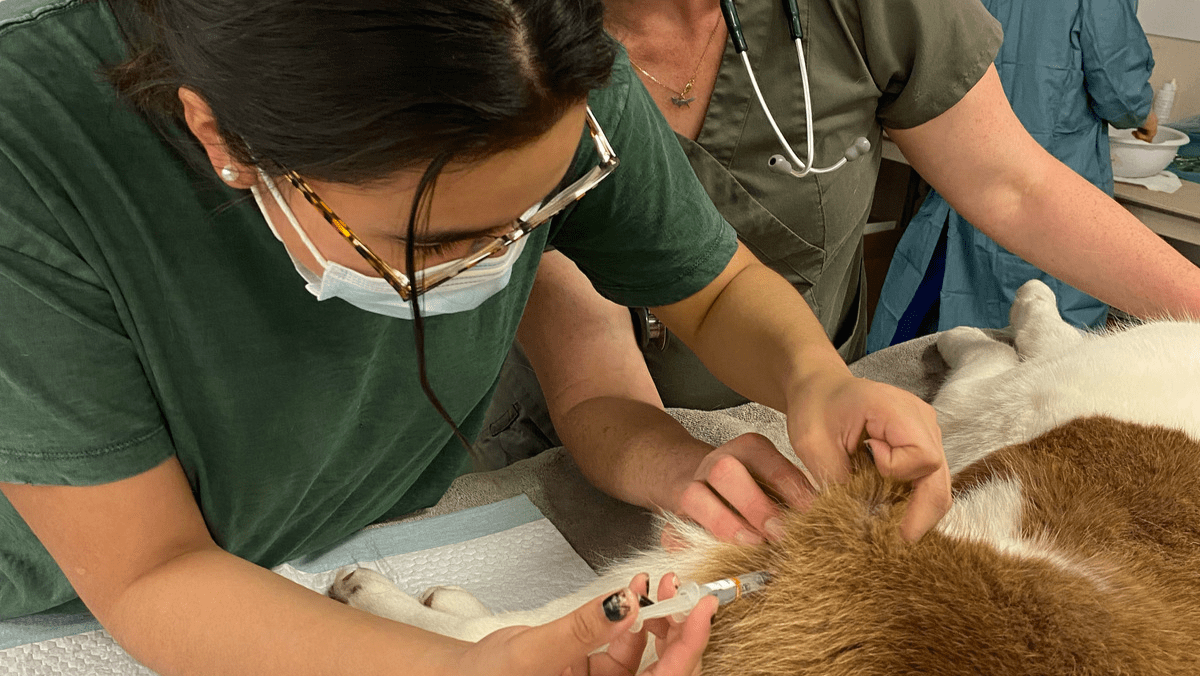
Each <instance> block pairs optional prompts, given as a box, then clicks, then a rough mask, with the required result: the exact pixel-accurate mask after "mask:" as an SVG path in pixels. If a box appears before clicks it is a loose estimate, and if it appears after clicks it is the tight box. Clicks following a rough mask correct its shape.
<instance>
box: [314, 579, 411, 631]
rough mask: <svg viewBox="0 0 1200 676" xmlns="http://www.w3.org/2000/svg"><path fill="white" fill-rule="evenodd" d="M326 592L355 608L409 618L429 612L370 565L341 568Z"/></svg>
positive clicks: (403, 618)
mask: <svg viewBox="0 0 1200 676" xmlns="http://www.w3.org/2000/svg"><path fill="white" fill-rule="evenodd" d="M326 595H327V596H329V598H331V599H333V600H334V601H340V602H342V603H345V604H346V605H348V606H351V607H353V608H358V609H359V610H365V611H367V612H369V613H374V614H376V615H381V616H383V617H388V618H391V619H393V620H399V621H405V620H406V619H407V618H408V617H409V616H410V615H411V614H412V613H417V612H428V609H426V608H425V607H424V606H422V605H421V604H420V602H418V601H417V600H416V599H414V598H413V597H411V596H409V595H408V594H405V593H404V592H403V591H402V590H401V589H400V588H399V587H397V586H396V584H395V583H394V582H392V581H391V580H389V579H388V578H386V577H384V576H383V575H381V574H379V573H377V572H375V571H373V570H371V569H369V568H352V569H347V570H343V571H340V572H338V574H337V577H335V578H334V580H333V584H332V585H330V586H329V591H328V592H326Z"/></svg>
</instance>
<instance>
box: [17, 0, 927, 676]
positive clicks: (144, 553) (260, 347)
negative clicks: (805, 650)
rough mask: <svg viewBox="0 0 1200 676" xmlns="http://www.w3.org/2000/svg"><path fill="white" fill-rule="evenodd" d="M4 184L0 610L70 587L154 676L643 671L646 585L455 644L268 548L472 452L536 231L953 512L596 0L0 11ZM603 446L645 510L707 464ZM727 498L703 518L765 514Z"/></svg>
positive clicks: (344, 519) (222, 3) (921, 449)
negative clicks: (730, 203)
mask: <svg viewBox="0 0 1200 676" xmlns="http://www.w3.org/2000/svg"><path fill="white" fill-rule="evenodd" d="M347 73H353V74H354V77H347V76H346V74H347ZM114 85H115V86H114ZM0 184H2V185H4V191H3V193H0V308H3V314H4V321H3V322H0V494H2V495H3V498H2V499H0V619H4V618H12V617H18V616H22V615H26V614H30V613H36V612H39V611H43V610H46V609H49V608H52V607H55V606H58V605H60V604H63V603H67V602H71V601H72V600H73V599H75V598H76V596H78V598H79V599H81V600H82V602H83V603H85V604H86V605H87V607H88V609H89V610H90V611H91V612H92V613H93V614H94V615H95V616H96V618H97V619H98V620H99V621H100V623H101V624H102V625H103V626H104V627H105V628H106V629H107V630H108V631H109V632H110V633H111V634H112V635H113V637H114V638H115V639H116V640H117V641H118V642H119V643H120V644H121V645H122V646H123V647H124V648H125V649H126V650H128V652H129V653H131V654H132V655H133V656H134V657H136V658H137V659H138V660H140V661H141V662H143V663H144V664H146V665H147V666H148V667H149V668H151V669H153V670H154V671H156V672H158V673H161V674H164V675H171V674H206V675H207V674H259V675H264V674H265V675H269V674H295V673H343V672H344V671H345V670H347V669H352V670H353V671H354V673H355V674H376V673H399V672H403V673H405V674H416V675H424V674H448V673H451V674H522V675H524V674H547V675H555V676H557V675H558V674H561V673H563V672H564V671H565V670H567V669H568V668H569V669H570V670H571V673H576V674H578V673H584V672H585V671H589V670H590V673H593V674H605V673H625V672H626V671H627V670H631V669H632V668H634V667H636V656H638V655H640V652H641V650H640V647H639V646H638V645H637V643H638V642H639V641H642V640H645V634H644V633H642V634H630V633H629V632H628V631H627V629H628V627H629V626H630V623H631V622H632V621H633V620H634V617H635V615H636V610H635V608H636V597H635V596H633V594H635V593H643V592H645V591H646V584H647V583H646V579H645V578H644V576H639V577H637V578H635V579H634V580H633V582H632V583H631V585H630V589H627V590H622V591H621V592H618V593H616V594H614V595H613V596H611V597H608V598H607V601H608V603H607V604H605V603H604V601H605V600H606V599H596V600H594V601H593V602H591V603H589V604H586V605H585V606H583V607H581V608H580V609H578V610H577V611H576V612H574V613H573V614H571V615H570V616H569V617H567V618H565V619H564V620H563V621H559V622H555V623H551V624H548V625H545V626H542V627H533V628H526V629H520V630H506V631H504V632H498V633H497V634H495V635H493V636H490V637H488V638H486V639H485V640H483V641H481V642H480V643H478V644H470V645H467V644H463V643H460V642H457V641H453V640H450V639H447V638H445V637H441V636H435V635H432V634H429V633H427V632H423V631H420V630H417V629H415V628H412V627H407V626H403V625H399V624H397V623H394V622H390V621H386V620H383V619H381V618H377V617H374V616H371V615H368V614H366V613H362V612H360V611H358V610H355V609H351V608H349V607H348V606H343V605H340V604H337V603H335V602H333V601H332V600H330V599H329V598H327V597H324V596H322V595H320V594H317V593H314V592H311V591H309V590H306V589H304V588H302V587H299V586H297V585H294V584H292V583H291V582H288V581H287V580H284V579H283V578H280V577H279V576H276V575H274V574H273V573H271V572H270V571H269V570H268V569H267V568H269V567H271V566H275V565H277V564H279V563H280V562H283V561H285V560H289V559H292V558H295V557H301V556H305V555H311V554H313V553H314V552H318V551H321V550H323V549H326V548H328V547H330V546H331V545H334V544H335V543H337V542H339V541H340V540H341V539H343V538H345V537H346V536H348V535H350V534H351V533H353V532H355V531H357V530H358V529H360V528H362V527H364V526H366V525H368V524H370V523H372V522H376V521H379V520H381V519H386V518H389V517H392V516H395V515H399V514H403V513H407V512H411V511H413V510H416V509H420V508H423V507H427V506H429V505H431V504H433V503H434V502H436V501H437V500H438V498H439V497H440V496H441V495H442V493H443V492H444V490H445V489H446V487H447V486H448V485H449V484H450V482H451V481H452V480H453V479H454V478H455V477H456V476H457V475H458V474H460V473H461V472H463V471H464V470H465V469H466V468H467V467H468V466H469V456H468V452H467V449H466V445H467V444H466V439H467V438H473V437H475V436H476V435H477V434H478V432H479V430H480V428H481V426H482V421H483V414H484V411H485V409H486V408H487V406H488V402H489V401H490V398H491V393H492V390H493V389H494V387H495V384H496V381H497V376H498V373H499V371H500V368H501V365H502V363H503V361H504V358H505V355H506V354H507V352H508V349H509V346H510V344H511V343H512V340H513V336H514V334H515V332H516V330H517V326H518V322H519V320H520V318H521V314H522V310H523V308H524V306H525V304H526V300H527V299H528V297H529V295H530V290H531V287H532V286H533V282H534V278H535V275H536V272H537V269H538V266H539V263H540V259H541V254H542V252H543V250H544V249H545V248H546V247H547V246H548V245H553V246H554V247H556V248H557V250H558V251H559V252H561V253H562V255H565V256H568V257H570V259H571V260H573V261H574V262H575V263H576V264H577V265H578V268H579V269H581V270H584V271H586V273H587V274H588V276H589V278H590V279H591V280H592V281H593V282H594V283H595V284H596V286H597V287H598V288H600V289H603V290H604V292H605V293H606V294H608V295H609V296H610V297H612V298H614V299H616V300H618V301H620V302H622V303H626V304H630V305H647V306H651V307H653V308H654V309H655V313H656V314H657V315H658V317H660V318H661V319H662V320H663V321H664V322H665V323H666V324H667V325H668V326H670V327H671V329H672V330H673V331H675V332H676V333H677V334H678V335H680V336H682V337H684V338H685V339H686V340H688V341H689V342H690V343H691V344H692V345H693V347H695V349H696V351H697V353H698V354H701V355H703V356H705V358H706V359H707V360H708V362H709V363H710V364H712V365H713V368H714V370H715V371H716V372H717V373H718V374H720V375H721V377H722V378H724V379H726V380H727V381H728V382H729V383H730V384H731V385H733V386H734V387H737V388H738V389H740V390H742V391H745V392H747V393H748V394H749V395H751V396H753V397H755V398H757V399H759V400H761V401H763V402H764V403H766V404H769V405H771V406H775V407H777V408H780V409H784V410H788V411H789V412H790V413H791V414H792V419H793V421H794V422H793V434H794V437H795V439H796V442H797V451H798V452H800V453H801V454H802V456H803V457H805V459H806V460H807V461H808V462H809V465H810V467H812V468H813V469H814V471H815V472H816V474H817V476H818V477H819V478H820V479H821V480H823V481H832V480H837V479H838V478H840V477H842V476H844V475H845V473H846V471H847V465H848V462H847V454H848V452H849V451H850V450H851V449H852V448H854V446H855V444H857V442H858V439H859V437H860V435H861V434H862V433H864V432H865V433H866V434H867V435H869V436H870V437H871V438H872V440H873V441H872V443H873V444H874V447H873V448H874V453H875V457H876V461H877V462H878V463H879V466H880V468H881V470H882V471H884V472H885V473H887V474H888V475H890V476H895V477H899V478H902V479H911V480H913V481H914V485H915V493H914V498H913V500H912V502H911V503H910V506H909V507H908V508H907V509H906V512H905V514H904V517H903V520H902V521H901V524H900V525H901V531H902V534H903V535H904V536H905V537H907V538H909V539H915V538H917V537H919V536H920V535H921V534H922V533H923V532H924V531H926V530H928V529H929V528H930V527H932V526H933V524H934V523H935V522H936V521H937V520H938V518H940V517H941V515H942V514H944V513H945V511H946V509H948V506H949V499H950V493H949V475H948V471H947V469H946V464H945V458H944V456H943V454H942V452H941V444H940V437H939V433H938V429H937V426H936V421H935V419H934V415H933V411H932V409H931V408H930V407H929V406H927V405H926V404H924V403H923V402H921V401H919V400H918V399H916V398H915V397H912V396H911V395H908V394H906V393H903V392H900V391H898V390H895V389H894V388H890V387H887V386H883V385H878V384H874V383H866V382H863V381H860V380H857V379H855V378H853V377H851V375H850V373H849V370H848V369H847V368H846V366H845V364H844V363H843V362H842V360H841V359H840V357H839V356H838V354H837V352H836V350H835V349H834V348H833V346H832V345H831V344H830V343H829V341H828V339H827V338H826V337H825V334H824V331H823V330H822V328H821V325H820V323H819V322H818V321H817V320H816V319H815V317H814V316H813V314H812V312H811V310H810V309H809V308H808V306H807V305H806V304H805V303H804V302H803V300H802V299H801V298H800V297H799V296H798V295H795V294H794V293H793V292H792V288H791V286H790V285H789V284H788V283H787V282H786V281H785V280H783V279H782V278H780V277H779V276H778V275H777V274H775V273H774V272H772V271H770V270H769V269H768V268H766V267H765V266H763V265H762V264H761V263H759V262H758V261H757V259H755V258H754V256H753V254H751V253H750V252H749V251H747V250H746V249H745V248H744V247H742V246H740V245H739V244H738V242H737V239H736V236H735V233H734V231H733V230H732V229H731V228H730V227H729V226H728V224H727V223H726V222H725V220H724V219H723V218H722V217H721V215H720V213H719V212H717V210H716V209H714V208H713V205H712V203H711V201H710V200H709V199H708V197H707V196H706V195H705V194H704V191H703V189H702V187H701V186H700V184H699V183H698V182H697V181H696V178H695V175H694V173H693V172H692V171H691V169H690V168H689V167H688V166H687V163H686V159H685V157H684V155H683V153H682V152H681V151H680V149H679V145H678V143H677V142H676V141H675V138H674V136H673V135H672V134H671V132H670V129H669V127H668V126H667V125H665V124H664V123H663V120H662V118H661V116H660V114H659V113H658V110H657V108H656V107H655V106H654V104H653V102H652V100H651V99H650V98H649V97H648V96H647V95H646V90H645V89H644V88H643V87H641V86H640V84H639V83H638V82H637V81H636V79H635V78H634V76H633V73H632V70H631V69H630V66H629V63H628V61H627V59H626V58H625V56H624V53H623V52H622V50H620V48H619V47H618V46H617V45H616V44H615V43H614V42H612V40H611V39H610V38H609V37H608V36H607V35H606V34H605V32H604V30H603V24H602V7H601V5H600V4H599V3H598V2H596V1H592V2H587V1H583V2H581V1H579V0H570V1H563V0H515V2H508V1H504V2H499V1H485V2H477V1H476V2H462V1H461V0H439V1H438V2H428V1H422V0H407V1H405V2H399V3H398V2H394V1H392V0H387V1H384V0H342V1H341V2H338V3H332V4H331V3H327V2H313V1H312V0H259V1H258V2H254V3H247V2H243V1H241V0H143V1H141V2H137V3H135V2H133V1H132V0H113V1H112V2H111V3H106V2H97V1H94V0H4V1H3V2H0ZM418 273H420V274H418ZM409 280H414V281H415V282H416V283H415V284H413V283H409ZM434 280H440V281H442V283H441V285H439V286H433V281H434ZM760 301H761V302H766V303H769V304H770V308H771V311H770V312H762V313H759V312H754V311H753V304H754V303H755V302H760ZM571 319H572V316H571V315H566V316H565V318H564V319H563V321H564V322H568V321H570V320H571ZM535 358H537V357H536V355H535ZM547 383H549V384H550V385H551V386H555V385H554V384H553V381H551V380H547ZM567 427H569V425H568V426H567ZM616 443H617V442H616V440H614V445H615V444H616ZM614 447H615V446H614ZM597 450H598V451H599V452H600V453H602V454H603V453H606V452H607V449H604V448H598V449H597ZM622 453H623V455H622V462H623V464H622V465H621V466H616V465H613V466H612V467H611V469H612V470H613V471H612V472H611V473H610V474H608V475H606V476H604V477H599V478H598V481H597V484H598V485H599V486H600V487H601V488H602V489H604V490H606V491H608V492H610V493H612V494H615V495H618V496H621V497H624V498H625V499H628V500H631V501H633V502H635V503H636V504H639V505H643V506H647V507H651V506H660V505H667V504H679V503H680V495H682V494H683V493H684V492H686V491H687V490H689V489H690V487H691V484H692V482H691V475H692V473H693V472H695V471H697V468H698V466H699V464H700V462H701V459H700V458H694V459H693V461H692V462H693V466H692V467H690V468H689V467H684V466H682V465H681V464H680V463H679V460H680V458H678V457H676V456H675V455H674V454H673V452H672V451H671V449H660V448H645V449H643V451H642V452H640V453H636V454H632V455H631V454H627V453H624V451H622ZM779 461H780V462H781V463H782V464H781V465H780V466H779V467H780V472H779V473H777V474H776V475H775V476H773V477H771V479H772V480H771V481H770V482H769V490H771V491H773V492H775V493H777V494H779V495H782V496H784V497H786V498H788V499H789V501H790V502H792V503H793V504H796V505H800V506H802V505H803V504H804V502H805V500H806V498H807V496H808V495H809V490H810V489H809V488H808V487H807V486H806V485H805V484H804V479H803V476H802V475H801V474H800V473H799V472H798V471H797V470H796V469H795V468H794V467H791V466H790V465H788V464H787V463H786V461H784V460H783V458H782V456H779ZM738 493H739V495H741V496H742V497H746V496H747V495H748V496H749V497H750V498H752V502H751V503H748V504H747V503H745V502H739V505H740V507H739V506H738V505H733V506H731V505H728V504H727V505H722V506H721V507H720V508H718V509H716V510H714V511H713V512H712V513H711V514H710V515H709V517H708V519H707V520H704V519H702V520H701V521H702V523H705V524H706V525H707V526H709V527H712V528H717V527H719V523H720V522H721V521H722V520H725V519H734V518H745V519H748V520H749V521H748V522H749V523H750V524H751V527H752V528H753V529H755V530H767V531H770V530H771V529H772V528H771V526H772V523H771V522H770V519H771V516H772V514H773V512H772V511H771V510H772V509H774V507H773V506H772V505H771V502H770V500H769V499H768V497H767V495H766V493H765V492H764V490H763V489H760V488H758V487H757V486H755V487H754V493H753V494H752V495H749V494H746V493H745V492H744V491H742V490H741V488H739V489H738ZM735 510H736V513H735ZM631 599H633V600H634V602H633V603H632V606H633V607H630V601H631ZM606 610H607V612H605V611H606ZM712 611H713V607H712V604H711V603H709V602H705V603H704V604H702V605H700V606H698V607H697V609H696V610H695V611H693V613H692V614H691V616H690V618H689V619H688V620H687V621H686V622H685V623H684V624H682V625H676V626H674V627H673V628H672V631H671V633H670V635H669V636H668V637H667V639H666V642H665V643H664V644H662V645H660V650H659V655H660V657H661V659H660V661H659V662H658V663H657V664H656V665H655V666H654V667H653V670H652V671H651V673H653V674H658V675H660V676H674V675H677V674H678V675H683V674H690V673H692V671H693V669H694V668H695V665H696V663H697V661H698V659H699V656H700V654H701V652H702V650H703V647H704V644H705V642H706V639H707V631H708V629H707V627H708V623H709V618H710V617H711V613H712ZM605 644H610V650H609V651H608V652H600V653H596V652H595V650H596V649H597V648H599V647H600V646H602V645H605ZM631 659H632V660H633V664H632V665H631V664H628V662H629V660H631Z"/></svg>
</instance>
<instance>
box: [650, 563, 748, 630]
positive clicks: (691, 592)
mask: <svg viewBox="0 0 1200 676" xmlns="http://www.w3.org/2000/svg"><path fill="white" fill-rule="evenodd" d="M770 580H771V574H770V573H767V572H766V571H759V572H757V573H749V574H747V575H739V576H737V577H727V578H725V579H722V580H717V581H716V582H709V583H708V584H696V583H695V582H687V583H684V584H683V585H681V586H680V587H679V590H678V591H676V592H675V595H674V596H672V597H671V598H669V599H666V600H665V601H659V602H657V603H652V604H650V605H648V606H646V607H644V608H642V609H641V610H639V611H638V618H637V621H636V622H635V623H634V625H633V627H632V628H631V629H630V630H631V631H641V629H642V622H645V621H646V620H652V619H655V618H658V617H667V616H672V617H673V618H674V619H676V620H682V619H683V618H684V617H685V616H686V615H687V614H688V613H689V612H690V611H691V610H692V608H695V607H696V604H697V603H699V602H700V599H702V598H704V597H705V596H708V595H709V594H712V595H713V596H715V597H717V605H721V606H723V605H725V604H726V603H729V602H730V601H733V600H735V599H738V598H740V597H741V596H742V595H743V594H750V593H752V592H756V591H758V590H759V589H762V588H763V586H765V585H766V584H767V582H769V581H770Z"/></svg>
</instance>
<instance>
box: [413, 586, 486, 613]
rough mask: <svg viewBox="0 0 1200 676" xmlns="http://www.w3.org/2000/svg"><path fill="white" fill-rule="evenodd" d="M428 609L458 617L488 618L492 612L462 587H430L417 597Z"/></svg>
mask: <svg viewBox="0 0 1200 676" xmlns="http://www.w3.org/2000/svg"><path fill="white" fill-rule="evenodd" d="M417 600H418V601H420V602H421V603H422V604H424V605H425V606H426V607H428V608H432V609H434V610H439V611H441V612H443V613H449V614H451V615H455V616H458V617H488V616H490V615H492V611H491V609H490V608H488V607H487V606H485V605H483V603H482V602H481V601H480V600H479V599H477V598H475V595H474V594H472V593H471V592H469V591H467V590H466V589H463V588H462V587H454V586H445V587H430V588H429V589H426V590H425V591H423V592H421V594H420V596H418V597H417Z"/></svg>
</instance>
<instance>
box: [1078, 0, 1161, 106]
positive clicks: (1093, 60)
mask: <svg viewBox="0 0 1200 676" xmlns="http://www.w3.org/2000/svg"><path fill="white" fill-rule="evenodd" d="M1079 47H1080V50H1081V51H1082V52H1083V77H1084V82H1085V83H1086V86H1087V92H1088V99H1089V100H1090V101H1091V104H1092V110H1094V111H1096V115H1098V116H1099V117H1100V119H1102V120H1105V121H1107V122H1108V123H1109V124H1111V125H1113V126H1114V127H1118V128H1120V129H1131V128H1133V127H1136V126H1138V125H1139V124H1141V123H1142V122H1143V121H1144V120H1145V119H1146V117H1148V116H1149V115H1150V106H1151V105H1152V103H1153V101H1154V89H1153V88H1152V87H1151V86H1150V73H1151V71H1153V70H1154V55H1153V53H1152V52H1151V51H1150V43H1149V42H1148V41H1147V40H1146V34H1145V33H1144V32H1143V31H1142V25H1141V23H1139V22H1138V18H1137V5H1136V4H1135V3H1134V0H1083V4H1082V7H1081V12H1080V27H1079Z"/></svg>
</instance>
